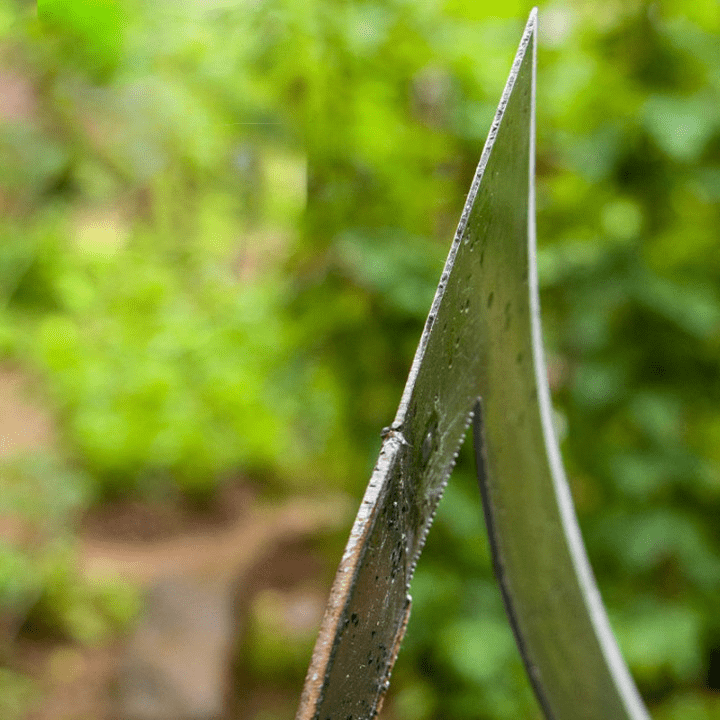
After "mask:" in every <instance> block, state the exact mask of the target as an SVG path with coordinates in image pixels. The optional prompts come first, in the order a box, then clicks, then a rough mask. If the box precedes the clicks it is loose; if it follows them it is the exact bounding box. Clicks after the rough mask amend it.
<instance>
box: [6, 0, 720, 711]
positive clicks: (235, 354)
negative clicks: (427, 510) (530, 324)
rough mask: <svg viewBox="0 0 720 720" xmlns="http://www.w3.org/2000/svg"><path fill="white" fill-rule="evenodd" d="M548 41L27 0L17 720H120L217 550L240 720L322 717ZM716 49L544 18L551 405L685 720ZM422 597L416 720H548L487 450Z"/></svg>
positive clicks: (707, 696)
mask: <svg viewBox="0 0 720 720" xmlns="http://www.w3.org/2000/svg"><path fill="white" fill-rule="evenodd" d="M529 10H530V5H529V4H528V3H525V2H518V1H513V0H509V1H506V2H504V3H497V2H495V3H488V2H480V1H479V0H472V2H470V1H468V2H464V1H463V0H428V1H426V2H411V1H409V0H383V2H375V1H372V0H367V1H362V2H345V1H341V0H234V1H232V2H230V1H229V0H182V1H180V0H123V1H118V2H114V1H113V0H88V1H87V2H77V1H76V0H41V2H40V8H39V12H38V9H37V7H36V5H35V3H31V2H21V1H20V0H0V357H1V358H2V361H1V364H0V381H1V382H0V389H1V390H2V393H3V397H2V399H1V400H0V402H1V403H2V405H3V410H2V418H0V419H1V420H2V423H1V425H2V427H0V430H1V431H2V438H0V441H1V443H2V448H0V452H1V453H2V465H0V484H1V487H0V628H2V633H3V634H2V638H0V715H2V717H4V718H9V719H11V720H21V719H23V718H47V719H48V720H60V718H66V719H67V720H81V719H86V720H90V719H92V720H101V718H105V717H110V715H111V710H108V708H109V707H110V708H111V707H112V705H111V701H110V700H104V699H102V698H104V695H103V693H104V692H105V691H104V690H102V688H103V687H104V683H105V681H106V680H108V678H109V680H108V682H110V683H111V684H112V682H115V681H113V680H112V676H113V672H116V670H113V669H112V668H116V664H114V663H116V661H117V658H119V657H123V653H126V651H127V647H128V645H129V644H130V643H131V640H130V638H132V637H133V633H134V632H136V628H137V626H138V623H140V620H139V618H142V617H143V607H144V603H145V602H146V601H145V600H144V599H143V598H145V597H146V596H145V593H146V591H147V589H148V587H150V586H151V585H152V583H153V582H154V581H155V580H154V579H155V576H156V575H157V574H158V571H157V567H159V566H160V565H162V558H163V557H165V555H166V554H167V553H171V550H172V548H174V549H175V550H174V551H175V552H178V553H180V555H179V556H178V557H180V558H181V559H180V560H179V561H178V563H177V567H176V572H177V573H178V574H180V575H181V574H182V568H183V566H185V565H186V564H188V563H186V560H185V558H186V555H183V554H182V552H183V551H187V550H188V547H187V546H192V547H197V546H198V543H197V537H200V536H202V537H204V538H217V539H218V547H225V548H227V547H228V546H229V545H232V546H233V547H235V545H238V544H240V545H242V546H243V548H242V549H243V550H248V548H250V550H248V552H250V553H251V554H252V552H254V553H255V555H254V556H253V557H250V558H245V559H244V560H242V562H244V563H245V565H242V562H240V563H239V561H237V558H236V559H235V560H228V561H227V563H225V564H224V565H223V568H222V569H219V570H216V572H218V573H221V572H225V573H227V572H228V567H232V568H235V570H236V571H237V572H236V574H237V577H239V578H242V579H241V581H239V584H238V583H236V587H235V590H234V591H233V592H234V593H235V594H234V595H233V600H232V616H233V617H234V622H236V625H235V626H234V628H235V629H234V630H233V632H234V633H235V634H234V635H233V636H232V638H231V641H228V642H227V643H226V644H227V645H228V647H229V648H230V650H229V654H228V661H227V668H228V673H229V674H228V678H229V679H227V678H226V681H227V687H226V692H227V694H228V697H229V698H230V699H229V700H228V701H227V703H226V707H227V708H229V709H228V710H227V713H226V717H237V718H247V719H248V720H251V719H252V720H255V719H257V720H261V719H262V720H274V719H275V718H278V719H279V718H287V717H292V714H293V712H294V709H295V706H296V702H297V697H298V694H299V690H300V687H301V684H302V679H303V676H304V672H305V669H306V667H307V662H308V659H309V654H310V650H311V647H312V643H313V640H314V634H315V632H316V628H317V622H318V620H319V612H320V609H321V606H322V602H323V599H324V597H325V595H326V593H327V590H328V588H329V584H330V581H331V579H332V573H333V570H334V567H335V565H336V563H337V561H338V559H339V556H340V552H341V549H342V546H343V543H344V539H345V537H346V536H347V532H348V529H349V526H350V522H351V519H352V516H353V513H354V509H355V507H356V506H357V503H358V502H359V499H360V497H361V494H362V491H363V489H364V486H365V483H366V482H367V478H368V476H369V472H370V469H371V468H372V465H373V462H374V460H375V456H376V453H377V451H378V448H379V445H380V437H379V431H380V428H382V427H383V426H384V425H386V424H388V422H389V421H390V420H391V419H392V417H393V415H394V412H395V409H396V406H397V403H398V401H399V397H400V393H401V390H402V387H403V384H404V382H405V379H406V377H407V372H408V369H409V366H410V362H411V359H412V355H413V352H414V349H415V346H416V343H417V340H418V338H419V335H420V331H421V328H422V324H423V321H424V318H425V314H426V313H427V309H428V307H429V303H430V300H431V298H432V295H433V292H434V288H435V285H436V283H437V280H438V278H439V274H440V269H441V267H442V264H443V261H444V258H445V255H446V253H447V250H448V247H449V244H450V240H451V238H452V235H453V232H454V228H455V225H456V223H457V220H458V218H459V213H460V210H461V208H462V205H463V202H464V197H465V194H466V192H467V189H468V187H469V184H470V181H471V178H472V175H473V172H474V168H475V165H476V163H477V161H478V158H479V155H480V151H481V149H482V145H483V142H484V139H485V136H486V133H487V130H488V128H489V125H490V122H491V119H492V116H493V114H494V111H495V108H496V106H497V102H498V100H499V97H500V93H501V91H502V88H503V86H504V83H505V80H506V77H507V74H508V71H509V69H510V64H511V61H512V58H513V56H514V53H515V50H516V48H517V44H518V41H519V38H520V34H521V31H522V28H523V26H524V23H525V20H526V18H527V13H528V12H529ZM498 12H501V13H502V15H501V16H498V14H497V13H498ZM719 38H720V6H719V5H718V3H717V2H716V0H658V1H657V2H639V1H638V0H623V1H622V2H620V1H617V2H608V1H607V0H602V1H600V0H582V1H580V2H572V3H570V2H561V1H558V2H551V3H543V4H541V6H540V41H539V50H538V63H539V70H538V82H539V87H538V120H537V128H538V150H537V153H538V154H537V172H538V178H537V200H538V235H539V244H540V250H539V266H540V274H541V277H540V279H541V286H542V306H543V322H544V330H545V339H546V345H547V352H548V364H549V375H550V382H551V386H552V390H553V397H554V401H555V403H556V406H557V422H558V427H559V429H560V433H561V437H562V443H563V453H564V457H565V462H566V467H567V470H568V474H569V479H570V482H571V485H572V490H573V494H574V498H575V502H576V506H577V511H578V515H579V518H580V523H581V526H582V529H583V533H584V536H585V539H586V543H587V547H588V551H589V554H590V557H591V560H592V563H593V567H594V569H595V571H596V575H597V578H598V582H599V585H600V587H601V590H602V593H603V596H604V598H605V601H606V604H607V607H608V611H609V614H610V617H611V621H612V624H613V627H614V629H615V631H616V633H617V636H618V639H619V642H620V645H621V647H622V649H623V652H624V654H625V657H626V658H627V660H628V662H629V664H630V667H631V669H632V672H633V674H634V676H635V678H636V680H637V683H638V685H639V688H640V690H641V692H642V694H643V696H644V698H645V699H646V701H647V703H648V705H649V707H650V709H651V712H652V715H653V717H654V718H656V719H657V720H670V719H677V720H710V719H717V718H720V693H719V692H718V690H719V689H720V612H719V602H718V600H719V599H720V523H719V522H718V518H719V517H720V249H719V247H718V230H719V228H720V211H719V209H718V207H719V202H720V39H719ZM264 513H265V514H264ZM268 513H270V515H271V516H272V517H271V520H268V518H269V517H270V515H268ZM272 513H275V514H272ZM283 513H284V514H283ZM243 523H244V524H245V525H243ZM252 523H255V525H253V527H255V528H256V531H257V532H256V535H257V533H259V534H260V535H262V533H263V532H265V533H266V535H267V538H266V540H267V542H265V544H263V543H262V542H259V541H258V542H259V544H257V543H256V545H257V547H256V546H255V545H253V544H252V542H249V541H248V542H246V540H242V542H240V541H239V540H238V538H239V537H241V536H239V535H237V534H236V535H232V533H233V532H236V529H237V528H238V527H240V526H243V527H245V526H248V524H250V525H252ZM272 523H275V525H273V527H274V528H275V530H274V531H273V532H275V534H274V535H273V534H272V533H269V534H268V531H267V527H269V526H270V525H272ZM198 533H200V535H198ZM228 533H230V534H229V535H228ZM270 535H273V536H272V538H271V537H270ZM247 537H250V536H247ZM253 537H255V536H253ZM263 537H265V535H263ZM222 538H225V540H222ZM228 538H229V539H228ZM242 538H246V536H244V535H242ZM278 538H279V539H278ZM263 542H264V541H263ZM172 543H175V544H174V545H172ZM223 543H224V545H223ZM233 543H234V545H233ZM183 544H184V545H185V546H186V547H185V550H183ZM209 547H210V549H209V550H208V551H207V553H208V556H207V557H208V558H212V557H217V556H222V557H226V556H223V555H222V552H221V551H220V550H217V551H216V550H214V549H212V548H213V547H214V546H212V544H211V545H209ZM98 548H99V549H98ZM103 548H105V551H103ZM108 548H110V549H109V550H108ZM168 548H171V549H168ZM178 548H179V549H178ZM252 548H254V550H253V549H252ZM258 548H260V549H258ZM136 551H137V552H145V553H146V554H145V555H143V556H142V558H144V560H142V559H138V557H140V556H137V555H132V553H133V552H136ZM103 552H105V554H103ZM123 552H125V555H123ZM228 552H229V553H230V554H229V555H227V557H233V558H235V555H233V553H236V554H237V549H236V550H231V551H228ZM113 553H114V555H113ZM128 553H129V554H128ZM218 554H219V555H218ZM106 556H112V558H114V560H113V559H112V558H111V559H110V560H107V563H106V565H103V557H106ZM128 557H129V558H130V559H129V560H128V559H127V558H128ZM118 558H120V559H118ZM122 558H125V561H123V560H122ZM106 559H107V557H106ZM206 560H207V563H206ZM123 562H125V565H123ZM193 562H195V563H196V565H198V566H205V565H206V564H209V565H212V562H211V561H210V560H209V559H207V558H204V557H201V558H200V559H197V558H196V559H195V560H194V561H193ZM143 563H145V565H143ZM153 563H154V564H153ZM233 563H234V564H233ZM238 563H239V564H238ZM189 564H192V563H189ZM221 564H222V563H221ZM241 565H242V568H245V570H242V568H240V566H241ZM103 567H104V568H105V570H106V571H107V572H100V571H99V570H98V568H101V569H102V568H103ZM247 567H253V568H255V570H253V571H250V570H247ZM88 568H90V570H89V569H88ZM93 568H94V569H93ZM143 568H144V569H143ZM177 568H180V569H179V570H178V569H177ZM238 568H240V569H238ZM123 569H124V570H128V569H129V571H128V572H124V571H123ZM246 571H247V572H246ZM213 572H215V571H213ZM243 573H245V574H243ZM253 578H254V579H253ZM278 578H279V579H278ZM298 588H301V591H299V590H298ZM298 593H299V594H298ZM318 598H319V599H318ZM413 598H414V608H413V615H412V618H411V622H410V626H409V629H408V633H407V637H406V640H405V642H404V646H403V649H402V652H401V654H400V659H399V661H398V664H397V666H396V669H395V672H394V676H393V684H392V688H391V692H390V695H389V698H388V700H387V702H386V706H385V709H384V711H383V712H384V716H385V717H386V718H388V719H392V720H435V719H438V720H439V719H440V718H442V719H443V720H470V719H471V718H473V719H478V718H482V719H486V720H505V719H510V718H527V719H532V718H538V717H539V714H538V711H537V709H536V706H535V703H534V700H533V697H532V694H531V692H530V690H529V687H528V683H527V681H526V680H525V678H524V674H523V668H522V665H521V662H520V660H519V658H518V653H517V651H516V649H515V646H514V644H513V640H512V636H511V633H510V630H509V628H508V625H507V622H506V620H505V617H504V614H503V610H502V606H501V601H500V596H499V593H498V589H497V586H496V584H495V582H494V579H493V577H492V572H491V568H490V562H489V557H488V547H487V542H486V538H485V530H484V527H483V525H482V514H481V508H480V500H479V496H478V492H477V489H476V487H475V484H474V479H473V476H472V464H471V463H470V462H469V453H467V452H465V454H464V455H463V457H462V458H461V462H460V464H459V466H458V468H457V470H456V472H455V474H454V476H453V478H452V480H451V483H450V485H449V487H448V490H447V493H446V497H445V498H444V500H443V502H442V504H441V507H440V510H439V513H438V517H437V519H436V521H435V524H434V527H433V529H432V532H431V534H430V537H429V541H428V544H427V547H426V550H425V552H424V554H423V557H422V560H421V562H420V565H419V567H418V570H417V574H416V577H415V580H414V582H413ZM303 603H304V604H303ZM298 608H299V609H298ZM303 608H304V610H303ZM301 610H303V612H300V611H301ZM293 613H294V614H293ZM298 617H299V618H300V619H299V620H298V619H297V618H298ZM308 617H309V618H310V620H308ZM292 618H295V620H294V621H293V620H292ZM103 668H104V670H103ZM107 668H111V669H110V670H108V669H107ZM568 671H569V672H571V671H572V669H571V668H569V669H568ZM103 673H105V674H103ZM189 673H190V674H191V675H192V671H189ZM98 678H101V680H98ZM188 682H190V680H188ZM63 688H64V689H63ZM68 688H70V690H68ZM88 688H91V689H92V692H90V691H89V690H88ZM63 693H64V694H63ZM93 693H94V694H93ZM88 698H90V699H88ZM109 703H110V704H109Z"/></svg>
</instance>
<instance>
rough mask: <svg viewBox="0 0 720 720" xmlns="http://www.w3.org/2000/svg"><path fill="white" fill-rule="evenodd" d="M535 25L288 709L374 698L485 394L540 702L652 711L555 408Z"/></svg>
mask: <svg viewBox="0 0 720 720" xmlns="http://www.w3.org/2000/svg"><path fill="white" fill-rule="evenodd" d="M536 27H537V16H536V12H535V11H533V13H531V15H530V19H529V21H528V24H527V27H526V29H525V32H524V34H523V37H522V40H521V42H520V47H519V50H518V52H517V55H516V57H515V61H514V63H513V66H512V70H511V72H510V76H509V79H508V81H507V85H506V87H505V91H504V93H503V96H502V99H501V101H500V105H499V108H498V111H497V114H496V116H495V120H494V122H493V125H492V127H491V129H490V133H489V135H488V139H487V142H486V144H485V148H484V150H483V153H482V156H481V159H480V164H479V166H478V170H477V172H476V175H475V178H474V180H473V183H472V186H471V189H470V193H469V195H468V198H467V202H466V205H465V208H464V210H463V213H462V217H461V220H460V225H459V227H458V230H457V233H456V235H455V239H454V241H453V244H452V246H451V249H450V254H449V256H448V259H447V262H446V265H445V268H444V270H443V273H442V277H441V280H440V284H439V286H438V289H437V293H436V295H435V299H434V300H433V303H432V306H431V309H430V314H429V315H428V319H427V322H426V324H425V329H424V331H423V334H422V337H421V339H420V344H419V346H418V349H417V352H416V355H415V359H414V361H413V365H412V368H411V371H410V376H409V379H408V382H407V385H406V387H405V390H404V392H403V396H402V399H401V402H400V407H399V409H398V412H397V415H396V418H395V421H394V423H393V425H392V426H391V428H390V429H389V431H388V433H387V435H386V439H385V442H384V443H383V446H382V449H381V451H380V457H379V459H378V462H377V465H376V467H375V469H374V471H373V474H372V477H371V479H370V484H369V486H368V488H367V490H366V493H365V497H364V499H363V501H362V504H361V507H360V510H359V512H358V516H357V518H356V520H355V524H354V526H353V529H352V532H351V535H350V539H349V541H348V544H347V547H346V549H345V553H344V555H343V558H342V561H341V563H340V567H339V569H338V573H337V576H336V579H335V583H334V585H333V588H332V591H331V595H330V600H329V602H328V606H327V609H326V612H325V617H324V619H323V623H322V626H321V630H320V635H319V637H318V640H317V644H316V646H315V651H314V654H313V658H312V661H311V665H310V668H309V670H308V675H307V678H306V681H305V687H304V689H303V694H302V698H301V702H300V708H299V710H298V713H297V718H296V720H369V719H370V718H373V717H374V716H375V715H376V714H377V713H378V712H379V709H380V706H381V703H382V698H383V696H384V693H385V691H386V689H387V686H388V682H389V676H390V672H391V670H392V666H393V664H394V662H395V658H396V656H397V653H398V649H399V646H400V642H401V640H402V637H403V634H404V632H405V628H406V625H407V621H408V616H409V612H410V597H409V596H408V595H407V591H408V587H409V583H410V579H411V577H412V574H413V571H414V568H415V564H416V562H417V558H418V556H419V554H420V552H421V550H422V547H423V544H424V542H425V537H426V535H427V532H428V529H429V527H430V524H431V523H432V518H433V515H434V513H435V510H436V508H437V504H438V502H439V500H440V497H441V496H442V493H443V490H444V487H445V484H446V483H447V479H448V477H449V475H450V472H451V470H452V467H453V465H454V464H455V459H456V457H457V452H458V450H459V448H460V445H461V443H462V441H463V439H464V437H465V434H466V430H467V428H468V425H469V423H470V421H471V419H472V417H473V413H474V412H475V411H479V410H480V409H482V413H481V414H482V418H479V419H478V420H477V421H476V424H475V435H476V449H477V457H478V471H479V472H478V475H479V477H480V480H481V487H482V491H483V496H484V499H485V501H486V519H487V522H488V529H489V531H490V535H491V541H492V546H493V550H494V555H495V567H496V571H497V574H498V578H499V581H500V584H501V588H502V590H503V596H504V598H505V601H506V607H507V609H508V613H509V616H510V619H511V623H512V625H513V629H514V631H515V634H516V638H517V641H518V644H519V647H520V649H521V652H522V654H523V658H524V659H525V662H526V665H527V668H528V671H529V674H530V677H531V680H532V683H533V686H534V688H535V690H536V693H537V695H538V699H539V701H540V704H541V706H542V707H543V709H544V711H545V713H546V715H547V716H548V718H556V719H557V720H566V719H567V720H569V719H570V718H573V720H576V719H577V718H587V719H588V720H591V719H592V720H594V719H597V720H600V719H601V718H602V720H618V719H622V718H628V719H630V718H631V719H632V720H640V719H642V720H645V719H646V718H647V715H646V713H645V711H644V708H643V706H642V703H641V701H640V700H639V698H638V696H637V692H636V691H635V688H634V686H633V684H632V681H631V680H630V677H629V675H628V673H627V670H626V669H625V666H624V664H623V662H622V659H621V658H620V654H619V652H618V650H617V646H616V645H615V642H614V639H613V637H612V633H611V632H610V630H609V626H608V624H607V619H606V618H605V614H604V610H603V609H602V604H601V602H600V600H599V595H598V593H597V590H596V588H595V585H594V581H593V579H592V575H591V571H590V569H589V565H588V563H587V560H586V557H585V553H584V548H583V546H582V541H581V539H580V534H579V531H578V528H577V523H576V520H575V516H574V512H573V509H572V501H571V500H570V495H569V492H568V489H567V484H566V483H565V480H564V475H563V471H562V463H561V460H560V456H559V454H558V451H557V446H556V444H555V440H554V437H553V434H552V424H551V422H550V401H549V391H548V387H547V381H546V379H545V374H544V373H545V371H544V361H543V352H542V342H541V336H540V324H539V305H538V299H537V280H536V277H535V234H534V196H533V183H534V159H533V157H534V102H535V42H536ZM480 397H482V405H481V404H480V401H479V398H480Z"/></svg>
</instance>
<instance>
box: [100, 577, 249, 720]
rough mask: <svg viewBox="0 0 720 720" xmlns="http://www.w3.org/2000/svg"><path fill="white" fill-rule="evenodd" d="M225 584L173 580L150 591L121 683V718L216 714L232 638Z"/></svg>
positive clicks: (212, 717)
mask: <svg viewBox="0 0 720 720" xmlns="http://www.w3.org/2000/svg"><path fill="white" fill-rule="evenodd" d="M232 603H233V597H232V591H231V588H230V586H229V585H228V584H227V583H225V582H203V581H202V580H200V579H195V578H173V579H169V580H164V581H160V582H158V583H156V584H155V585H154V586H153V587H152V588H151V589H150V590H149V591H148V593H147V597H146V602H145V610H144V613H143V615H142V617H141V618H140V621H139V622H138V625H137V628H136V631H135V633H134V635H133V637H132V639H131V640H130V642H129V643H128V647H127V654H126V657H125V659H124V661H123V663H122V664H121V668H120V672H119V675H118V679H117V685H116V697H115V713H114V716H115V717H117V718H118V720H120V719H122V720H216V719H217V718H221V717H222V715H223V709H224V701H225V696H226V692H227V687H226V683H227V679H226V678H227V663H228V657H229V656H230V651H231V647H232V644H233V642H234V636H235V627H234V625H233V622H232V617H233V616H232Z"/></svg>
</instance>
